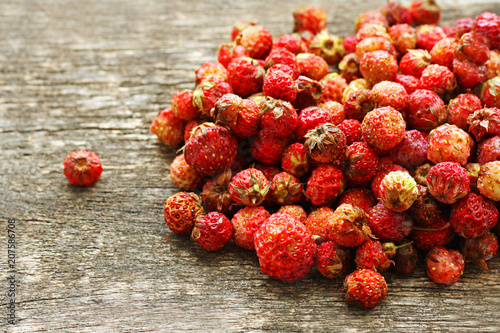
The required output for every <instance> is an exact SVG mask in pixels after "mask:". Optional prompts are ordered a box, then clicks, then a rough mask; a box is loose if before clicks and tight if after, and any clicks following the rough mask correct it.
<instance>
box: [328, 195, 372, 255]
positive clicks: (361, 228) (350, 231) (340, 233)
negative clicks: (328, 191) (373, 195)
mask: <svg viewBox="0 0 500 333" xmlns="http://www.w3.org/2000/svg"><path fill="white" fill-rule="evenodd" d="M326 228H327V229H326V230H327V236H328V237H327V238H328V239H329V240H331V241H334V242H335V243H337V244H339V245H342V246H346V247H358V246H360V245H361V244H363V242H364V241H365V240H367V239H369V238H370V237H373V235H372V233H371V230H370V228H369V226H368V214H367V213H366V212H365V211H364V210H363V209H361V208H358V207H354V206H352V205H350V204H342V205H340V206H338V207H337V208H336V209H335V211H334V212H333V214H332V215H331V216H330V217H329V219H328V220H327V225H326Z"/></svg>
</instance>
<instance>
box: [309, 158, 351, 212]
mask: <svg viewBox="0 0 500 333" xmlns="http://www.w3.org/2000/svg"><path fill="white" fill-rule="evenodd" d="M344 188H345V180H344V175H343V174H342V171H341V170H340V169H338V168H336V167H334V166H333V165H330V164H321V165H320V166H318V167H317V168H316V169H314V170H313V171H312V174H311V176H310V177H309V179H308V180H307V185H306V191H305V195H306V197H307V199H308V200H309V201H310V202H311V203H312V204H313V205H315V206H324V205H328V204H331V203H332V202H334V201H335V199H337V196H338V195H339V194H341V193H342V192H343V191H344Z"/></svg>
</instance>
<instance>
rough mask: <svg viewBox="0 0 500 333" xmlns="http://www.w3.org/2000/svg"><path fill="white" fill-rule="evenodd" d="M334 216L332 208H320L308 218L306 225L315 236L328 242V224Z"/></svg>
mask: <svg viewBox="0 0 500 333" xmlns="http://www.w3.org/2000/svg"><path fill="white" fill-rule="evenodd" d="M332 215H333V209H331V208H330V207H327V206H323V207H318V208H316V209H314V210H313V211H312V212H311V213H310V214H309V215H308V216H307V218H306V220H305V221H304V224H305V226H306V227H307V228H308V229H309V230H310V231H311V233H312V235H313V236H319V237H321V238H322V239H323V240H326V239H327V238H328V230H327V222H328V219H329V218H330V217H331V216H332Z"/></svg>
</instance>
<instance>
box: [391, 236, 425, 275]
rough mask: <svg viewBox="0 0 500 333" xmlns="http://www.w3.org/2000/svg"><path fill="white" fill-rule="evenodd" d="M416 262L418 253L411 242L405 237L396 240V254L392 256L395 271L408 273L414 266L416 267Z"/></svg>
mask: <svg viewBox="0 0 500 333" xmlns="http://www.w3.org/2000/svg"><path fill="white" fill-rule="evenodd" d="M386 244H394V243H386ZM384 245H385V244H384ZM384 250H385V249H384ZM417 262H418V253H417V249H416V248H415V246H413V244H412V242H410V241H409V240H407V239H403V240H401V241H400V242H398V246H396V255H395V257H394V268H395V270H396V273H401V274H410V273H411V272H412V271H413V270H414V269H415V267H417Z"/></svg>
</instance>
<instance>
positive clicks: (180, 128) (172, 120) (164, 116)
mask: <svg viewBox="0 0 500 333" xmlns="http://www.w3.org/2000/svg"><path fill="white" fill-rule="evenodd" d="M185 126H186V121H185V120H182V119H179V118H177V117H176V116H175V115H174V112H173V111H172V109H170V108H167V109H165V110H163V111H161V112H160V113H158V115H157V116H156V117H155V118H154V119H153V121H152V122H151V126H150V128H149V130H150V131H151V133H153V134H155V135H156V136H157V137H158V140H160V142H161V143H163V144H165V145H167V146H170V147H176V146H179V145H180V144H181V143H182V142H183V141H184V127H185Z"/></svg>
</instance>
